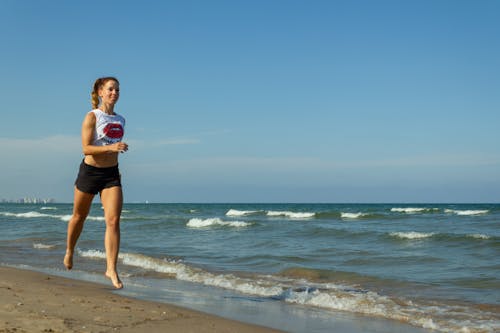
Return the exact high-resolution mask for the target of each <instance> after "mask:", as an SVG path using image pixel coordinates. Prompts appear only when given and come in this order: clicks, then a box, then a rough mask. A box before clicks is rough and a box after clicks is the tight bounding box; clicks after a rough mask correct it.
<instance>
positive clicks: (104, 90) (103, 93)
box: [99, 80, 120, 104]
mask: <svg viewBox="0 0 500 333" xmlns="http://www.w3.org/2000/svg"><path fill="white" fill-rule="evenodd" d="M99 97H101V102H102V103H103V104H115V103H116V102H117V101H118V98H119V97H120V85H119V84H118V82H116V81H114V80H108V81H106V82H105V83H104V84H103V85H102V86H101V88H100V89H99Z"/></svg>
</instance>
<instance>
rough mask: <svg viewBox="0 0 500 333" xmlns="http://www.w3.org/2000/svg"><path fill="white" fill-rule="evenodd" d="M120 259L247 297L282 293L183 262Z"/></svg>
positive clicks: (97, 254) (100, 255)
mask: <svg viewBox="0 0 500 333" xmlns="http://www.w3.org/2000/svg"><path fill="white" fill-rule="evenodd" d="M78 254H79V255H80V256H82V257H87V258H94V259H106V253H104V252H103V251H100V250H85V251H81V250H78ZM118 258H119V259H120V260H122V262H123V264H125V265H129V266H134V267H139V268H143V269H146V270H151V271H154V272H159V273H166V274H172V275H175V278H177V279H178V280H182V281H189V282H195V283H200V284H204V285H207V286H214V287H219V288H225V289H230V290H235V291H238V292H241V293H244V294H249V295H256V296H262V297H270V296H274V295H277V294H280V293H281V292H282V291H283V289H282V288H281V287H279V286H276V285H275V284H274V283H273V282H272V281H266V280H261V279H250V278H248V279H247V278H241V277H237V276H234V275H232V274H213V273H210V272H207V271H204V270H202V269H199V268H195V267H190V266H188V265H185V264H183V263H182V262H180V261H172V260H164V259H157V258H152V257H148V256H144V255H141V254H133V253H120V254H119V256H118Z"/></svg>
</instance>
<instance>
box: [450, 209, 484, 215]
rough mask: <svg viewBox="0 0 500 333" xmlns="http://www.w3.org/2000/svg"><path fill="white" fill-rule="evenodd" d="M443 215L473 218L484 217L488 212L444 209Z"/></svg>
mask: <svg viewBox="0 0 500 333" xmlns="http://www.w3.org/2000/svg"><path fill="white" fill-rule="evenodd" d="M444 212H445V213H447V214H455V215H465V216H474V215H484V214H488V212H489V210H487V209H484V210H455V209H445V210H444Z"/></svg>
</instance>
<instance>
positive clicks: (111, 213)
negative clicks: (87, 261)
mask: <svg viewBox="0 0 500 333" xmlns="http://www.w3.org/2000/svg"><path fill="white" fill-rule="evenodd" d="M101 202H102V206H103V207H104V218H105V220H106V234H105V235H104V247H105V248H106V263H107V268H106V273H105V275H106V276H107V277H108V278H109V279H111V282H112V283H113V285H114V286H115V288H117V289H120V288H123V284H122V282H121V281H120V278H119V277H118V272H117V270H116V263H117V261H118V252H119V251H120V215H121V212H122V205H123V194H122V188H121V187H120V186H114V187H110V188H105V189H104V190H102V191H101Z"/></svg>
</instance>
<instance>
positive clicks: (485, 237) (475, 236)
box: [467, 234, 491, 239]
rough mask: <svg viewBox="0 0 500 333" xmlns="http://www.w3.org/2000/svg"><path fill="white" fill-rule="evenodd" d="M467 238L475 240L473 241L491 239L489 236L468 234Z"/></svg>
mask: <svg viewBox="0 0 500 333" xmlns="http://www.w3.org/2000/svg"><path fill="white" fill-rule="evenodd" d="M467 237H471V238H475V239H491V236H488V235H483V234H469V235H467Z"/></svg>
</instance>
